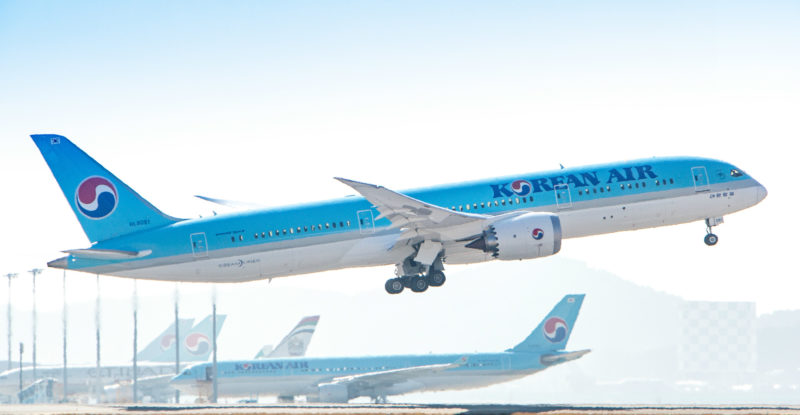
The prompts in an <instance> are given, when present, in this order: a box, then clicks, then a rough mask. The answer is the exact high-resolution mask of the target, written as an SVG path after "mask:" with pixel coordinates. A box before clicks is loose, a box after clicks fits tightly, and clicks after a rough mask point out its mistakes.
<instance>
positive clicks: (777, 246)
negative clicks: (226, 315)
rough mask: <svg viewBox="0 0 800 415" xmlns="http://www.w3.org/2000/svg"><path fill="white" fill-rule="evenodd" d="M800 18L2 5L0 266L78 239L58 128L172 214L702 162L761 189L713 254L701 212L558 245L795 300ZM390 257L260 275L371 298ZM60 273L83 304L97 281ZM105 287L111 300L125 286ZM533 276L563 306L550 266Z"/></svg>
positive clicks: (696, 290)
mask: <svg viewBox="0 0 800 415" xmlns="http://www.w3.org/2000/svg"><path fill="white" fill-rule="evenodd" d="M799 21H800V4H799V3H797V2H790V1H767V2H739V1H731V2H703V1H699V2H698V1H678V2H633V1H600V2H598V1H561V2H523V1H520V2H517V1H500V2H495V1H493V2H465V1H442V2H389V1H386V2H267V1H259V2H100V1H98V2H67V3H65V2H47V1H39V2H33V1H3V0H0V144H1V145H2V151H0V192H2V194H4V195H6V196H5V197H4V198H3V201H4V203H3V210H2V215H0V229H2V236H1V237H0V252H2V255H0V272H1V273H3V274H5V273H7V272H23V271H24V270H27V269H30V268H32V267H34V266H40V267H41V266H43V265H44V263H45V262H46V261H47V260H50V259H53V258H56V257H58V256H59V255H60V254H59V251H60V250H62V249H70V248H79V247H84V246H86V245H87V241H86V239H85V237H84V236H83V234H82V232H81V230H80V228H79V227H78V225H77V221H76V220H75V218H74V217H72V214H71V212H70V210H69V209H68V207H67V204H66V203H65V201H64V200H63V197H62V195H61V194H60V192H59V190H58V188H57V186H56V184H55V181H54V180H53V179H52V177H51V176H50V172H49V171H48V170H47V168H46V166H45V164H44V162H43V161H42V160H41V157H40V156H39V154H38V152H37V151H36V148H35V146H34V145H33V143H32V142H31V141H30V139H29V138H28V135H29V134H32V133H58V134H63V135H66V136H68V137H70V138H71V139H72V140H73V141H75V142H76V143H77V144H78V145H79V146H81V147H83V148H84V149H85V150H86V151H87V152H89V153H90V154H91V155H93V156H94V157H95V158H96V159H98V160H99V161H100V162H101V163H103V164H104V165H105V166H106V167H108V168H109V169H110V170H112V171H113V172H115V173H116V174H117V175H118V176H119V177H121V178H122V179H123V180H125V181H126V182H127V183H128V184H130V185H131V186H133V187H134V188H135V189H136V190H137V191H139V192H140V193H141V194H142V195H143V196H144V197H146V198H147V199H149V200H150V201H151V202H153V203H154V204H155V205H156V206H158V207H159V208H161V209H162V210H164V211H166V212H167V213H169V214H173V215H175V216H184V217H191V216H196V215H198V214H208V213H209V212H210V210H211V209H212V207H210V206H207V205H204V204H201V203H199V202H196V201H194V200H192V195H194V194H205V195H209V196H214V197H222V198H228V199H236V200H247V201H253V202H258V203H263V204H268V205H280V204H284V203H296V202H304V201H310V200H320V199H325V198H328V197H337V196H342V195H344V194H348V193H351V191H350V190H349V189H347V188H345V187H344V186H342V185H341V184H340V183H338V182H336V181H334V180H332V179H331V178H332V177H334V176H344V177H349V178H353V179H357V180H363V181H368V182H374V183H379V184H382V185H385V186H387V187H390V188H395V189H404V188H413V187H419V186H425V185H430V184H437V183H447V182H453V181H460V180H468V179H476V178H482V177H486V176H496V175H504V174H515V173H522V172H530V171H536V170H540V169H550V168H554V167H556V166H558V164H559V163H563V164H564V165H579V164H584V163H596V162H607V161H614V160H623V159H630V158H640V157H650V156H665V155H697V156H708V157H715V158H720V159H724V160H726V161H730V162H732V163H734V164H737V165H738V166H739V167H741V168H742V169H744V170H745V171H747V172H749V173H751V174H753V175H754V176H755V177H756V178H757V179H758V180H760V181H761V182H762V183H764V184H765V185H766V186H767V188H768V189H769V191H770V195H769V197H768V198H767V200H766V201H765V202H763V203H762V204H761V205H759V206H757V207H755V208H753V209H750V210H748V211H745V212H742V213H739V214H734V215H732V216H730V217H728V218H726V223H725V224H724V225H722V226H721V227H720V228H719V229H718V230H717V233H718V234H719V236H720V238H721V242H720V244H719V245H718V246H716V247H714V248H707V247H705V246H704V245H703V243H702V236H703V235H704V229H703V225H702V224H700V223H698V224H690V225H681V226H677V227H670V228H662V229H655V230H648V231H640V232H633V233H622V234H615V235H608V236H599V237H592V238H584V239H580V240H570V241H566V242H565V243H564V245H563V249H562V252H561V253H560V254H559V255H560V256H564V257H565V258H571V259H576V260H580V261H585V262H587V263H588V264H589V265H590V266H591V267H595V268H600V269H604V270H608V271H610V272H612V273H615V274H617V275H620V276H622V277H623V278H626V279H628V280H630V281H634V282H636V283H638V284H643V285H649V286H652V287H655V288H656V289H659V290H664V291H668V292H670V293H673V294H677V295H681V296H683V297H686V298H690V299H708V300H748V301H757V303H758V307H759V308H758V309H759V312H766V311H771V310H775V309H782V308H796V307H797V306H798V305H800V303H799V302H798V301H797V298H796V293H797V292H798V288H800V283H798V278H797V271H796V265H795V261H793V259H794V257H795V256H796V253H795V249H794V246H795V245H796V243H795V242H794V239H795V235H797V234H798V226H797V221H796V220H795V218H794V211H795V210H796V207H797V205H798V203H799V202H800V198H798V196H797V192H795V191H794V188H795V187H796V185H795V180H796V179H795V176H796V175H795V174H794V166H795V165H796V159H797V150H796V149H795V148H794V146H795V145H794V143H796V142H797V141H798V138H800V123H799V122H798V114H800V25H798V24H797V22H799ZM490 265H491V264H489V268H488V269H490V268H491V267H490ZM526 266H527V267H529V269H531V270H532V271H531V272H535V269H536V261H530V262H527V263H526ZM459 269H460V268H458V267H451V271H450V273H449V274H448V276H449V277H450V278H457V274H458V272H459ZM391 272H392V270H391V269H390V268H377V269H369V270H355V271H344V272H337V273H328V274H324V275H322V276H306V277H299V278H297V279H289V280H286V281H274V282H273V283H272V289H278V288H280V287H281V286H286V287H292V286H294V287H298V286H300V287H302V286H313V287H322V288H324V289H329V290H331V293H334V294H332V295H336V293H340V292H344V291H349V290H351V291H365V290H371V291H374V294H375V295H384V293H383V292H382V285H383V280H384V279H385V278H388V277H389V276H390V274H391ZM47 276H50V277H52V278H55V277H60V274H59V273H57V272H54V271H48V272H47V273H46V274H45V277H47ZM70 279H71V281H74V282H72V286H73V288H72V291H73V292H72V294H71V297H73V298H74V299H75V301H90V300H91V298H92V296H93V289H94V288H93V287H94V278H93V277H88V276H83V275H81V274H76V275H71V276H70ZM339 280H341V281H348V284H339V283H337V282H336V281H339ZM26 281H27V280H26ZM59 281H60V278H59ZM26 284H27V282H23V281H22V280H21V281H19V282H18V285H19V288H18V289H19V290H26V289H27V285H26ZM104 284H108V286H109V287H118V288H119V289H113V288H112V289H110V290H109V291H114V294H113V295H116V296H118V297H119V298H120V299H121V298H126V297H125V296H126V295H127V292H128V291H129V288H130V286H131V285H130V283H129V282H128V281H118V280H116V279H113V278H111V279H107V280H106V281H105V282H104ZM149 287H150V288H147V289H145V288H141V287H140V293H141V294H142V295H145V296H146V295H147V294H146V293H147V292H148V291H147V290H153V291H152V292H153V293H155V292H158V293H159V294H160V295H163V294H164V293H165V292H170V291H171V289H172V285H170V284H162V285H160V286H155V287H153V286H149ZM236 287H240V288H241V289H247V285H240V286H236ZM550 288H552V289H553V290H554V298H556V299H557V298H559V297H560V295H561V294H562V293H561V292H558V293H556V292H557V291H558V287H557V278H554V279H553V286H551V287H550ZM203 289H204V288H203ZM235 289H236V288H230V287H229V288H225V290H235ZM444 289H445V290H446V287H445V288H444ZM59 290H60V285H52V286H50V287H49V288H48V287H43V288H42V294H41V295H42V296H43V298H45V299H48V298H49V299H50V301H47V300H42V301H41V304H49V305H50V306H51V308H52V307H60V291H59ZM190 290H201V291H202V289H200V288H197V287H192V288H191V289H190ZM479 291H480V287H475V292H476V294H477V293H478V292H479ZM19 292H23V291H19ZM21 300H22V302H21V303H20V304H19V306H20V307H23V308H24V307H29V305H28V304H29V298H27V297H22V299H21ZM186 301H190V300H186ZM197 301H198V302H199V303H202V301H200V300H197ZM296 301H299V299H296ZM198 307H199V306H198ZM198 314H199V312H198ZM298 317H299V316H298ZM287 319H288V320H289V321H288V322H287V323H286V325H287V326H289V325H291V324H293V322H294V320H295V316H291V317H290V318H289V317H287ZM159 329H160V327H158V328H152V330H153V331H157V330H159ZM2 346H3V345H0V354H2V353H4V352H3V349H2Z"/></svg>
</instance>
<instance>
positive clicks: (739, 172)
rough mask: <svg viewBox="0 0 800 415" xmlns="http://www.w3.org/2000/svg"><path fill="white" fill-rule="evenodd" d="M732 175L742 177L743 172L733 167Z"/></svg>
mask: <svg viewBox="0 0 800 415" xmlns="http://www.w3.org/2000/svg"><path fill="white" fill-rule="evenodd" d="M731 177H742V172H741V171H739V170H738V169H731Z"/></svg>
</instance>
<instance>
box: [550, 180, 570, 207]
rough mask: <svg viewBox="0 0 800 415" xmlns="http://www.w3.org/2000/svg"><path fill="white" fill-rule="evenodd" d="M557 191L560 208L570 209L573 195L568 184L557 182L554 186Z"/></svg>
mask: <svg viewBox="0 0 800 415" xmlns="http://www.w3.org/2000/svg"><path fill="white" fill-rule="evenodd" d="M554 189H555V192H556V205H557V206H558V209H559V210H560V209H569V208H571V207H572V195H571V194H570V192H569V185H568V184H557V185H555V187H554Z"/></svg>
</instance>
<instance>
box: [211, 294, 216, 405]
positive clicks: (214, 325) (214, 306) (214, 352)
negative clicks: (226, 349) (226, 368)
mask: <svg viewBox="0 0 800 415" xmlns="http://www.w3.org/2000/svg"><path fill="white" fill-rule="evenodd" d="M212 303H213V305H212V308H211V310H212V312H211V315H212V317H211V327H212V328H211V338H212V340H211V344H212V345H213V346H214V349H213V354H214V364H213V366H214V369H213V373H214V378H213V381H214V395H213V396H212V398H211V402H212V403H217V286H216V285H214V286H213V292H212Z"/></svg>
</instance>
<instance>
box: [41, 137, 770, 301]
mask: <svg viewBox="0 0 800 415" xmlns="http://www.w3.org/2000/svg"><path fill="white" fill-rule="evenodd" d="M32 138H33V141H34V142H35V143H36V145H37V146H38V147H39V150H40V151H41V153H42V156H44V159H45V161H46V162H47V164H48V165H49V166H50V169H51V171H52V172H53V176H54V177H55V178H56V181H57V182H58V184H59V185H60V186H61V190H62V191H63V193H64V196H66V198H67V201H68V202H69V205H70V207H71V208H72V210H73V212H74V213H75V215H76V216H77V217H78V221H79V222H80V224H81V226H82V227H83V230H84V232H85V233H86V236H87V237H88V238H89V241H90V242H91V246H90V247H88V248H80V249H70V250H66V251H64V252H65V253H67V254H68V256H66V257H63V258H60V259H57V260H54V261H51V262H50V263H48V265H49V266H51V267H55V268H64V269H70V270H76V271H84V272H89V273H93V274H107V275H116V276H120V277H130V278H142V279H155V280H168V281H201V282H240V281H251V280H257V279H266V278H273V277H285V276H290V275H298V274H307V273H312V272H319V271H326V270H335V269H342V268H348V267H369V266H379V265H392V264H393V265H395V266H396V268H395V275H396V277H394V278H390V279H389V280H388V281H386V285H385V288H386V291H388V292H389V293H391V294H397V293H400V292H401V291H403V289H404V287H409V288H410V289H411V290H412V291H415V292H422V291H425V290H426V289H427V288H428V287H429V286H433V287H437V286H440V285H442V284H444V282H445V275H444V273H443V270H444V264H445V263H448V264H468V263H475V262H483V261H489V260H493V259H499V260H520V259H532V258H539V257H545V256H549V255H553V254H556V253H557V252H558V251H559V250H560V249H561V241H562V239H565V238H576V237H581V236H588V235H598V234H604V233H611V232H618V231H624V230H636V229H643V228H651V227H656V226H665V225H675V224H679V223H687V222H694V221H705V225H706V236H705V242H706V244H708V245H714V244H716V243H717V236H716V235H715V234H713V233H712V232H711V230H712V227H713V226H716V225H718V224H720V223H722V218H723V216H724V215H726V214H729V213H733V212H736V211H739V210H742V209H745V208H748V207H750V206H753V205H755V204H757V203H759V202H760V201H761V200H763V199H764V198H765V197H766V195H767V190H766V188H765V187H764V186H762V185H761V184H760V183H759V182H757V181H756V180H755V179H754V178H752V177H751V176H749V175H748V174H746V173H745V172H744V171H743V170H741V169H739V168H738V167H736V166H734V165H732V164H729V163H726V162H723V161H719V160H713V159H707V158H699V157H668V158H651V159H643V160H633V161H625V162H618V163H611V164H604V165H594V166H586V167H575V168H568V169H561V170H555V171H546V172H540V173H528V174H521V175H516V176H510V177H501V178H494V179H487V180H481V181H474V182H465V183H456V184H451V185H443V186H436V187H429V188H425V189H419V190H411V191H406V192H395V191H392V190H389V189H386V188H384V187H381V186H376V185H372V184H367V183H361V182H357V181H353V180H347V179H342V178H339V179H338V180H339V181H340V182H342V183H344V184H346V185H348V186H350V187H351V188H353V189H355V191H357V192H358V193H360V194H361V195H362V196H363V197H345V198H341V199H336V200H329V201H323V202H317V203H309V204H305V205H298V206H286V207H276V208H266V209H253V210H248V211H243V212H235V213H230V214H224V215H218V216H214V217H210V218H199V219H178V218H174V217H171V216H168V215H165V214H164V213H162V212H161V211H160V210H158V209H156V208H155V207H154V206H153V205H151V204H150V203H149V202H148V201H146V200H145V199H144V198H142V197H141V196H139V194H138V193H136V192H135V191H134V190H133V189H131V188H130V187H128V186H127V185H126V184H125V183H123V182H122V181H121V180H119V179H118V178H117V177H116V176H114V175H113V174H111V172H109V171H108V170H106V169H105V168H104V167H103V166H101V165H100V164H99V163H97V162H96V161H95V160H94V159H92V158H91V157H89V156H88V155H87V154H86V153H84V152H83V151H81V150H80V149H79V148H78V147H77V146H75V145H74V144H73V143H72V142H70V141H69V140H68V139H66V138H65V137H62V136H59V135H51V134H46V135H33V136H32Z"/></svg>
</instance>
